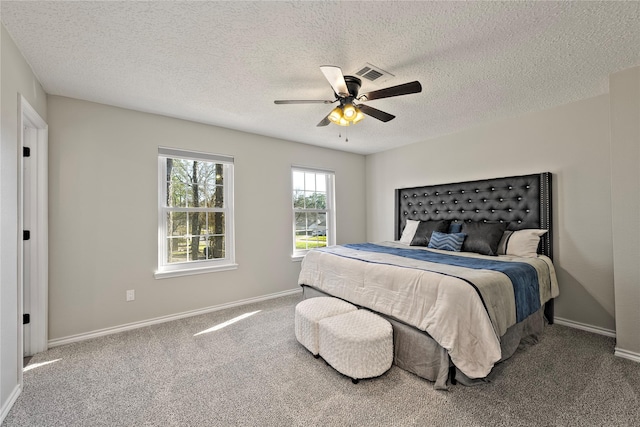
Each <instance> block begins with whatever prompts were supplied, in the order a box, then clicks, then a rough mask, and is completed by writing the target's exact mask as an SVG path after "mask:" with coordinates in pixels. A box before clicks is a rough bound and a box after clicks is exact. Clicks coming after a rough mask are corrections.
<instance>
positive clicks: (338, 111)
mask: <svg viewBox="0 0 640 427" xmlns="http://www.w3.org/2000/svg"><path fill="white" fill-rule="evenodd" d="M327 118H328V119H329V120H331V123H335V124H339V123H340V120H342V108H341V107H336V108H334V109H333V110H332V111H331V112H330V113H329V115H328V116H327Z"/></svg>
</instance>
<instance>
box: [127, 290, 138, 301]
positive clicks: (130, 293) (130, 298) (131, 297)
mask: <svg viewBox="0 0 640 427" xmlns="http://www.w3.org/2000/svg"><path fill="white" fill-rule="evenodd" d="M134 299H136V291H135V290H133V289H130V290H128V291H127V301H133V300H134Z"/></svg>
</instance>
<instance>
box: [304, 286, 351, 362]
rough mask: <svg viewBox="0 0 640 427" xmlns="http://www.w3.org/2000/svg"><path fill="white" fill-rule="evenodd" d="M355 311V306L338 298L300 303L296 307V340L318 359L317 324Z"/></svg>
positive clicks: (313, 299)
mask: <svg viewBox="0 0 640 427" xmlns="http://www.w3.org/2000/svg"><path fill="white" fill-rule="evenodd" d="M357 310H358V308H357V307H356V306H355V305H352V304H349V303H348V302H346V301H342V300H341V299H338V298H331V297H317V298H309V299H306V300H304V301H301V302H299V303H298V305H296V314H295V332H296V339H297V340H298V341H299V342H300V344H302V345H303V346H305V347H306V348H307V350H309V351H310V352H311V354H313V355H314V356H316V357H318V322H319V321H320V320H322V319H325V318H328V317H332V316H337V315H339V314H344V313H348V312H351V311H357Z"/></svg>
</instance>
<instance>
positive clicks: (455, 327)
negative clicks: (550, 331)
mask: <svg viewBox="0 0 640 427" xmlns="http://www.w3.org/2000/svg"><path fill="white" fill-rule="evenodd" d="M298 283H299V284H300V285H307V286H311V287H314V288H316V289H318V290H320V291H322V292H325V293H327V294H329V295H333V296H335V297H338V298H342V299H344V300H346V301H349V302H352V303H354V304H357V305H359V306H362V307H366V308H369V309H371V310H374V311H376V312H379V313H382V314H384V315H386V316H389V317H391V318H394V319H397V320H399V321H401V322H403V323H406V324H408V325H411V326H413V327H415V328H417V329H419V330H422V331H425V332H427V333H428V334H429V335H430V336H431V337H432V338H433V339H434V340H435V341H436V342H437V343H438V344H439V345H440V346H442V347H443V348H444V349H445V350H446V351H447V353H448V354H449V356H450V358H451V361H452V362H453V363H454V364H455V365H456V367H457V368H458V369H459V370H460V371H461V372H463V373H464V374H465V375H466V376H468V377H469V378H484V377H486V376H487V375H488V374H489V372H490V371H491V369H492V368H493V366H494V364H495V363H496V362H498V361H499V360H500V359H501V349H500V337H501V336H503V335H504V333H505V332H506V331H507V329H508V328H509V327H511V326H513V325H515V324H516V323H518V322H520V321H522V320H524V319H526V317H527V316H529V315H531V314H532V313H534V312H537V311H539V309H540V307H541V306H542V305H543V304H544V303H545V302H547V301H548V300H549V299H551V298H554V297H556V296H557V295H558V294H559V291H558V283H557V279H556V275H555V270H554V268H553V264H552V262H551V260H550V259H549V258H548V257H546V256H538V257H537V258H522V257H513V256H499V257H493V256H491V257H490V256H484V255H478V254H472V253H455V254H453V253H451V252H446V251H439V250H434V249H427V248H424V247H415V246H407V245H405V244H402V243H399V242H381V243H377V244H360V245H342V246H331V247H327V248H321V249H316V250H313V251H310V252H309V253H307V255H306V256H305V258H304V259H303V262H302V268H301V272H300V276H299V280H298Z"/></svg>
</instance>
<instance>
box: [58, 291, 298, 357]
mask: <svg viewBox="0 0 640 427" xmlns="http://www.w3.org/2000/svg"><path fill="white" fill-rule="evenodd" d="M300 292H302V290H301V289H300V288H297V289H292V290H289V291H283V292H277V293H275V294H269V295H263V296H261V297H256V298H247V299H243V300H240V301H235V302H230V303H226V304H220V305H215V306H211V307H205V308H200V309H197V310H190V311H185V312H182V313H176V314H171V315H169V316H162V317H156V318H154V319H148V320H142V321H139V322H133V323H126V324H124V325H120V326H113V327H111V328H104V329H98V330H95V331H91V332H85V333H82V334H77V335H70V336H67V337H62V338H55V339H52V340H49V347H57V346H60V345H65V344H71V343H74V342H78V341H84V340H88V339H92V338H97V337H102V336H105V335H111V334H117V333H118V332H124V331H129V330H131V329H138V328H143V327H145V326H150V325H156V324H158V323H164V322H170V321H172V320H178V319H184V318H185V317H192V316H198V315H200V314H206V313H211V312H214V311H218V310H224V309H225V308H231V307H238V306H241V305H247V304H252V303H255V302H260V301H266V300H270V299H273V298H279V297H283V296H286V295H294V294H296V293H300Z"/></svg>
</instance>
